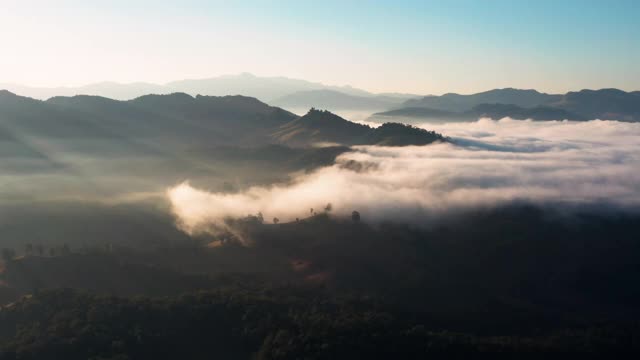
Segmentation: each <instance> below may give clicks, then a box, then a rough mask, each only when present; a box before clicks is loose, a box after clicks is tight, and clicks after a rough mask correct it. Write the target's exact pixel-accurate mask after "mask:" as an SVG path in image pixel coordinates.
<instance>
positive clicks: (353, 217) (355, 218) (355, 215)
mask: <svg viewBox="0 0 640 360" xmlns="http://www.w3.org/2000/svg"><path fill="white" fill-rule="evenodd" d="M351 220H353V221H355V222H358V221H360V213H359V212H357V211H355V210H354V211H353V212H352V213H351Z"/></svg>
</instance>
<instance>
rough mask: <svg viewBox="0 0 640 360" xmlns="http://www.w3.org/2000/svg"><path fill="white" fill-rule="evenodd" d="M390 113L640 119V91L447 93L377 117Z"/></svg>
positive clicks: (464, 118) (449, 116)
mask: <svg viewBox="0 0 640 360" xmlns="http://www.w3.org/2000/svg"><path fill="white" fill-rule="evenodd" d="M389 116H402V117H408V118H424V119H433V120H442V119H445V120H452V121H453V120H456V121H467V120H474V119H477V118H478V117H490V118H494V119H499V118H503V117H511V118H514V119H533V120H562V119H570V120H591V119H607V120H621V121H640V95H639V92H637V91H636V92H625V91H622V90H618V89H601V90H581V91H577V92H568V93H566V94H564V95H549V94H544V93H539V92H537V91H534V90H517V89H498V90H491V91H487V92H483V93H478V94H472V95H458V94H445V95H442V96H429V97H424V98H422V99H419V100H407V101H406V102H405V103H403V106H402V108H400V109H394V110H390V111H386V112H382V113H377V114H375V115H374V118H375V117H389Z"/></svg>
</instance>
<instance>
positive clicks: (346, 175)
mask: <svg viewBox="0 0 640 360" xmlns="http://www.w3.org/2000/svg"><path fill="white" fill-rule="evenodd" d="M424 127H425V128H427V129H431V130H436V131H438V132H442V133H444V134H445V135H448V136H450V137H452V138H453V140H454V141H455V144H437V145H430V146H420V147H395V148H392V147H371V146H365V147H358V148H357V149H356V150H355V151H353V152H350V153H346V154H343V155H342V156H340V157H339V158H338V160H337V163H336V164H335V165H333V166H330V167H325V168H321V169H318V170H317V171H315V172H313V173H311V174H305V175H298V176H295V177H293V178H292V181H291V183H290V184H286V185H275V186H272V187H254V188H251V189H249V190H247V191H245V192H242V193H236V194H223V193H210V192H206V191H203V190H199V189H195V188H193V187H191V186H190V185H189V184H188V182H185V183H183V184H180V185H178V186H176V187H173V188H171V189H169V190H168V191H167V195H168V197H169V199H170V201H171V204H172V208H173V211H174V213H175V215H176V217H177V218H178V220H179V223H180V224H181V226H182V227H183V228H184V229H185V230H186V231H189V232H198V231H199V230H202V229H205V228H207V227H208V226H209V225H211V224H216V223H221V222H222V220H223V219H224V218H226V217H242V216H246V215H248V214H256V213H258V212H262V213H263V214H264V216H265V219H271V218H273V217H278V218H280V219H281V221H291V220H293V219H295V218H296V217H300V218H302V217H304V216H306V215H308V213H309V208H315V209H322V208H323V207H324V206H325V205H326V204H327V203H331V204H332V205H333V212H334V213H337V214H339V215H349V214H350V213H351V212H352V211H353V210H358V211H359V212H360V213H361V214H362V217H363V219H364V220H368V221H383V220H391V221H410V222H414V223H426V222H427V221H428V219H433V218H436V217H437V216H439V215H443V214H450V213H452V212H455V211H458V210H464V209H469V208H473V207H485V206H494V205H498V204H505V203H509V202H512V201H520V200H523V201H530V202H533V203H560V204H562V203H565V204H570V205H574V204H582V203H599V202H603V203H608V204H613V205H617V206H622V207H627V208H637V207H639V205H640V124H634V123H622V122H617V121H600V120H596V121H589V122H568V121H552V122H534V121H519V120H511V119H503V120H499V121H493V120H488V119H481V120H479V121H477V122H473V123H448V124H425V125H424ZM351 160H354V161H357V162H363V163H368V164H371V165H373V166H368V167H367V170H366V171H354V170H352V169H350V168H347V167H345V166H344V165H345V164H347V163H348V162H349V161H351Z"/></svg>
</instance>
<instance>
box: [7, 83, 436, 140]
mask: <svg viewBox="0 0 640 360" xmlns="http://www.w3.org/2000/svg"><path fill="white" fill-rule="evenodd" d="M0 128H2V129H5V130H6V132H7V135H6V136H9V137H11V136H13V137H15V136H16V135H17V136H19V137H20V136H23V137H25V136H26V137H34V136H36V137H39V138H51V139H55V140H56V141H63V142H64V143H65V145H70V144H71V147H73V143H74V141H75V140H78V141H84V140H86V139H101V140H102V141H103V144H104V145H105V146H107V147H109V146H111V147H112V148H117V149H122V147H123V143H124V144H127V146H133V147H136V146H138V147H144V146H147V147H149V146H151V147H153V145H154V144H159V143H160V142H161V143H162V148H163V149H171V148H178V149H184V148H185V147H187V148H193V147H196V148H197V147H199V146H206V147H211V146H215V145H218V146H219V145H226V146H229V145H232V146H261V145H267V144H287V145H294V146H302V147H307V146H311V145H314V144H315V143H317V142H332V143H339V144H344V145H350V144H362V143H366V142H364V140H363V138H364V137H365V136H366V135H367V134H368V133H369V132H370V131H371V129H370V128H369V127H367V126H364V125H360V124H356V123H353V122H350V121H348V120H345V119H343V118H340V117H338V116H337V115H334V114H331V113H329V112H327V111H318V110H314V109H312V110H311V111H309V113H308V114H306V115H304V116H302V117H299V116H297V115H295V114H293V113H291V112H288V111H286V110H283V109H281V108H278V107H274V106H269V105H267V104H265V103H263V102H261V101H259V100H257V99H255V98H251V97H245V96H221V97H216V96H195V97H193V96H190V95H187V94H184V93H174V94H169V95H145V96H142V97H139V98H136V99H134V100H129V101H119V100H112V99H108V98H104V97H98V96H85V95H82V96H74V97H53V98H51V99H49V100H47V101H40V100H35V99H31V98H26V97H21V96H17V95H15V94H12V93H10V92H8V91H2V92H0ZM395 133H397V132H394V134H395ZM9 134H13V135H9ZM386 136H387V137H388V136H390V133H387V135H386ZM403 139H409V138H407V137H403ZM386 141H387V143H388V144H394V145H411V144H413V142H412V141H410V142H409V143H407V141H405V140H402V141H401V140H397V141H388V139H387V140H386ZM416 143H419V144H425V143H428V141H425V140H424V139H421V140H417V142H416Z"/></svg>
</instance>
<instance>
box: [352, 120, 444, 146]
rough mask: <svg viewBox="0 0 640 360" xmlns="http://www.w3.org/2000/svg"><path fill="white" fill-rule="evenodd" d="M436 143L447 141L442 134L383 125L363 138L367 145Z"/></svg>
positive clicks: (398, 124) (388, 124)
mask: <svg viewBox="0 0 640 360" xmlns="http://www.w3.org/2000/svg"><path fill="white" fill-rule="evenodd" d="M436 141H443V142H444V141H448V139H447V138H446V137H444V136H442V134H439V133H437V132H435V131H428V130H425V129H422V128H418V127H415V126H411V125H405V124H400V123H385V124H382V125H381V126H380V127H378V128H375V129H373V130H372V131H371V132H370V133H369V134H367V135H366V136H365V140H364V143H365V144H367V145H380V146H407V145H428V144H431V143H433V142H436Z"/></svg>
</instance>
